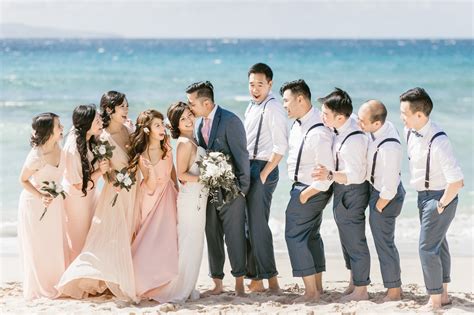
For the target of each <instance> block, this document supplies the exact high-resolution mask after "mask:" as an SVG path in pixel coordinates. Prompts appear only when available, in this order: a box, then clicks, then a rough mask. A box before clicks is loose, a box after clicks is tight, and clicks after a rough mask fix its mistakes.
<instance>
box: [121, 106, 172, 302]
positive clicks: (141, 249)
mask: <svg viewBox="0 0 474 315" xmlns="http://www.w3.org/2000/svg"><path fill="white" fill-rule="evenodd" d="M130 159H131V161H130V169H131V170H134V171H138V169H140V172H141V173H142V174H143V180H142V182H141V184H140V188H141V189H140V192H139V196H138V200H137V207H138V210H139V212H140V213H141V219H140V228H139V231H138V234H137V237H136V239H135V241H134V242H133V244H132V255H133V267H134V272H135V283H136V288H137V295H138V296H140V297H143V298H152V299H155V300H157V301H160V300H159V298H158V297H157V296H156V291H157V289H158V288H159V287H162V286H163V285H165V284H167V283H169V282H170V281H171V280H172V279H173V278H175V277H176V276H177V274H178V236H177V230H176V196H177V188H176V187H177V181H176V172H175V170H174V166H173V156H172V151H171V147H170V145H169V140H168V136H167V135H166V132H165V126H164V124H163V115H162V114H161V113H160V112H158V111H156V110H152V109H150V110H146V111H144V112H142V113H141V114H140V115H139V116H138V118H137V124H136V130H135V132H134V133H133V135H132V141H131V147H130Z"/></svg>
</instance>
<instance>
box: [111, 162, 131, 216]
mask: <svg viewBox="0 0 474 315" xmlns="http://www.w3.org/2000/svg"><path fill="white" fill-rule="evenodd" d="M114 173H115V181H114V187H116V189H117V191H116V193H115V196H114V199H113V200H112V207H113V206H115V202H117V197H118V194H119V191H120V189H125V190H126V191H129V190H130V188H132V186H133V185H134V184H135V182H136V179H135V174H134V173H129V172H128V171H127V168H126V167H124V168H122V169H121V170H120V171H117V170H114Z"/></svg>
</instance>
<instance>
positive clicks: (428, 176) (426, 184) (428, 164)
mask: <svg viewBox="0 0 474 315" xmlns="http://www.w3.org/2000/svg"><path fill="white" fill-rule="evenodd" d="M443 135H444V136H446V137H447V136H448V135H446V133H445V132H444V131H440V132H438V133H437V134H435V135H434V136H433V138H431V140H430V144H429V145H428V156H427V157H426V173H425V188H426V189H428V188H429V187H430V155H431V145H432V144H433V140H434V139H436V138H437V137H439V136H443Z"/></svg>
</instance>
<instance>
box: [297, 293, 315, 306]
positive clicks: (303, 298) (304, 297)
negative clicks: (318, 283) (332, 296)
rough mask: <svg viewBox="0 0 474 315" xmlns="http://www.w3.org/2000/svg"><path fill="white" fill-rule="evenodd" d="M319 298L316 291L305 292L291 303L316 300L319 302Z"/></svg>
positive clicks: (313, 301)
mask: <svg viewBox="0 0 474 315" xmlns="http://www.w3.org/2000/svg"><path fill="white" fill-rule="evenodd" d="M319 299H320V295H319V292H318V291H316V293H312V294H308V293H305V294H304V295H302V296H300V297H297V298H296V299H294V300H293V304H295V303H316V302H319Z"/></svg>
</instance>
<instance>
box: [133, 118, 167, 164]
mask: <svg viewBox="0 0 474 315" xmlns="http://www.w3.org/2000/svg"><path fill="white" fill-rule="evenodd" d="M153 118H158V119H161V120H164V117H163V114H162V113H160V112H159V111H157V110H154V109H147V110H146V111H144V112H141V113H140V115H138V118H137V123H136V125H135V127H136V128H135V131H134V132H133V133H132V135H131V137H130V138H131V141H130V149H129V152H128V156H129V161H130V162H129V163H128V169H129V170H130V171H131V172H136V171H137V166H138V161H139V160H140V155H141V154H142V153H143V152H145V150H146V149H147V148H148V145H149V143H150V139H149V138H150V135H149V133H150V132H151V122H152V121H153ZM145 128H148V134H147V133H146V132H145ZM160 147H161V150H162V151H163V155H162V157H161V158H162V159H164V158H165V157H166V155H167V154H168V151H169V150H170V149H171V148H170V146H169V139H168V135H165V137H164V138H163V140H161V141H160Z"/></svg>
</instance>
